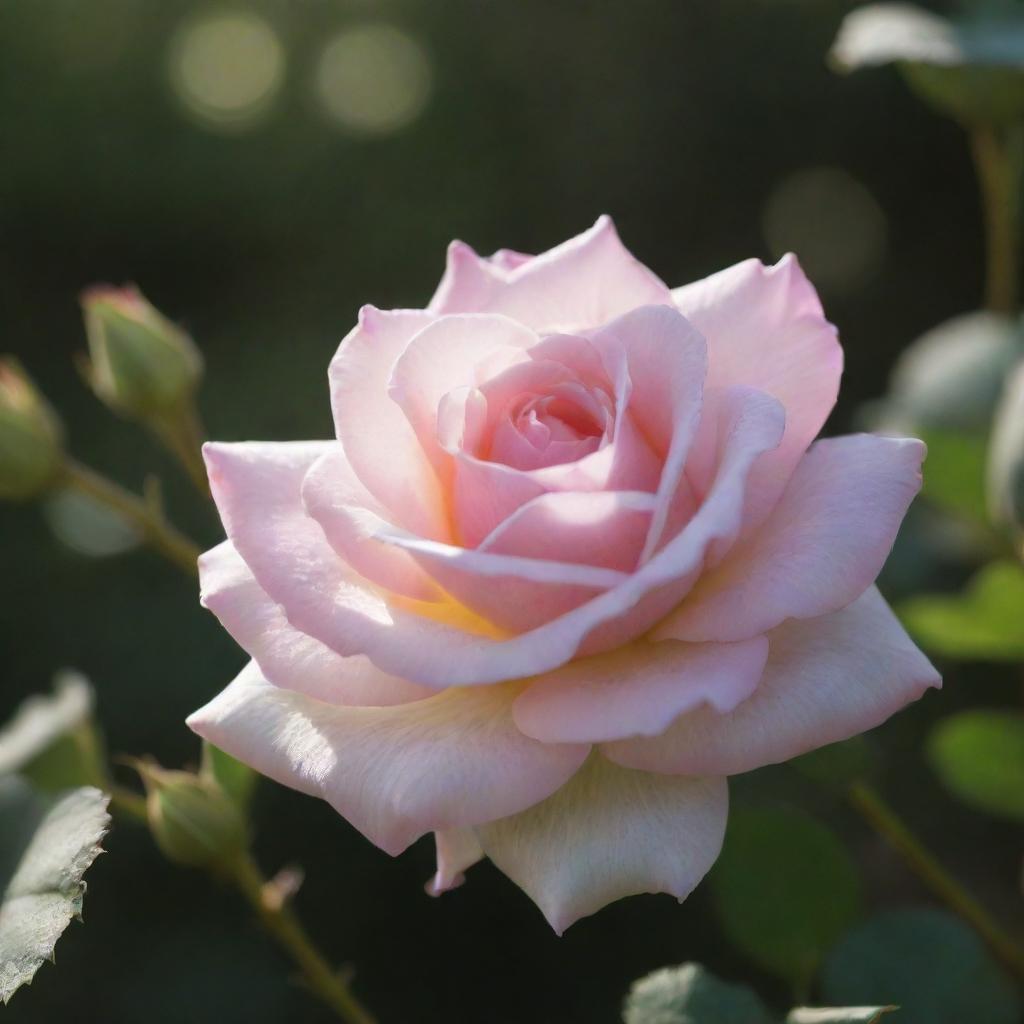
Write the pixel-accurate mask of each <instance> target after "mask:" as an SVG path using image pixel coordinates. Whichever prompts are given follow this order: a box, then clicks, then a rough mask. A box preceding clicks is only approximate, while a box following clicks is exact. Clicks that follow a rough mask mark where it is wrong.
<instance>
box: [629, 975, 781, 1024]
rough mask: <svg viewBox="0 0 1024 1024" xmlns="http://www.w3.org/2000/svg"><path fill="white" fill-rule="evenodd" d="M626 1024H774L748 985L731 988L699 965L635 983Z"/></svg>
mask: <svg viewBox="0 0 1024 1024" xmlns="http://www.w3.org/2000/svg"><path fill="white" fill-rule="evenodd" d="M622 1019H623V1020H624V1021H625V1024H771V1018H770V1017H769V1015H768V1013H767V1011H766V1010H765V1008H764V1006H762V1005H761V1002H760V1000H759V999H758V998H757V995H756V994H755V993H754V991H753V990H752V989H749V988H747V986H746V985H731V984H728V983H727V982H724V981H721V980H720V979H719V978H716V977H715V976H714V975H713V974H712V973H711V972H710V971H708V970H707V969H706V968H704V967H702V966H701V965H700V964H693V963H690V964H681V965H680V966H679V967H665V968H663V969H662V970H660V971H654V972H653V973H652V974H648V975H647V977H645V978H641V979H640V980H639V981H635V982H634V983H633V987H632V988H631V989H630V992H629V995H628V996H627V997H626V1002H625V1006H624V1007H623V1011H622Z"/></svg>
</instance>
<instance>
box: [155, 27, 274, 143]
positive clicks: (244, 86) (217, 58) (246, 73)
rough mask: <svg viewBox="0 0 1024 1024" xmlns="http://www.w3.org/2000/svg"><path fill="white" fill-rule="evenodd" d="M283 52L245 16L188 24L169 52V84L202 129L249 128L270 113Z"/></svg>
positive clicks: (266, 30) (269, 31)
mask: <svg viewBox="0 0 1024 1024" xmlns="http://www.w3.org/2000/svg"><path fill="white" fill-rule="evenodd" d="M284 69H285V53H284V47H283V46H282V45H281V42H280V40H279V39H278V37H277V33H276V32H275V31H274V29H273V28H272V27H271V26H270V25H269V24H268V23H267V22H266V21H265V20H264V19H263V18H261V17H259V16H258V15H256V14H253V13H251V12H248V11H220V12H218V13H214V14H205V15H202V16H201V17H198V18H194V19H189V20H188V21H186V22H185V23H184V24H183V25H182V26H181V28H179V30H178V31H177V33H176V34H175V35H174V38H173V39H172V41H171V47H170V75H171V83H172V85H173V86H174V90H175V92H176V93H177V95H178V98H179V99H180V100H181V102H182V103H183V104H184V106H185V108H186V110H188V111H189V113H191V114H192V115H193V116H194V117H195V118H196V119H197V120H198V121H199V122H200V123H201V124H203V125H204V126H205V127H208V128H213V129H215V130H219V131H228V132H231V131H241V130H245V129H247V128H251V127H252V126H253V125H255V124H256V123H257V122H258V121H260V120H261V119H262V117H263V116H264V115H265V114H266V113H267V112H268V110H269V109H270V106H271V103H272V102H273V99H274V97H275V96H276V95H277V93H278V91H279V90H280V88H281V84H282V82H283V80H284Z"/></svg>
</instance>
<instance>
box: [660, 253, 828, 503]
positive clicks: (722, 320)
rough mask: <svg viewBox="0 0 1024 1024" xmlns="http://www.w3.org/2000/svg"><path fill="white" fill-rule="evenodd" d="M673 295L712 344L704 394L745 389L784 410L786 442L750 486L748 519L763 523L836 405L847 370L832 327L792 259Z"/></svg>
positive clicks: (752, 264)
mask: <svg viewBox="0 0 1024 1024" xmlns="http://www.w3.org/2000/svg"><path fill="white" fill-rule="evenodd" d="M672 297H673V298H674V299H675V302H676V305H677V306H678V308H679V309H680V310H681V311H682V313H683V315H684V316H685V317H686V318H687V320H689V321H690V322H691V323H692V324H693V325H694V326H695V327H696V328H697V330H699V331H700V332H701V333H702V334H703V335H704V337H705V338H707V342H708V356H709V369H708V379H707V383H706V387H707V388H716V387H729V386H731V385H735V384H744V385H748V386H751V387H755V388H757V389H759V390H761V391H766V392H768V394H770V395H774V396H775V397H776V398H778V399H779V401H780V402H782V405H783V406H784V407H785V410H786V435H785V437H784V438H783V441H782V444H780V445H779V448H778V450H777V451H776V452H775V453H774V454H773V455H771V456H770V457H768V458H766V459H764V460H763V461H762V463H761V465H759V466H758V467H757V469H756V471H755V474H754V478H753V480H752V485H751V498H750V509H749V514H750V518H751V520H752V521H754V522H756V521H759V520H760V519H761V518H763V517H764V515H766V514H767V512H768V511H769V510H770V509H771V508H772V506H773V505H774V503H775V500H776V499H777V497H778V495H779V493H780V492H781V490H782V488H783V487H784V486H785V482H786V480H787V479H788V477H789V473H790V472H791V471H792V469H793V466H795V465H796V463H797V462H798V461H799V459H800V457H801V456H802V455H803V453H804V451H805V450H806V449H807V446H808V445H809V444H810V443H811V441H813V440H814V438H815V437H816V436H817V435H818V432H819V431H820V430H821V428H822V426H823V424H824V423H825V420H826V419H827V418H828V414H829V412H830V411H831V410H832V406H833V405H834V404H835V400H836V396H837V394H838V392H839V377H840V374H841V373H842V368H843V353H842V349H841V348H840V347H839V342H838V340H837V338H836V331H835V328H834V327H833V326H832V325H831V324H830V323H828V322H827V321H826V320H825V318H824V314H823V312H822V309H821V303H820V302H819V301H818V297H817V295H816V294H815V291H814V288H813V286H812V285H811V284H810V282H808V280H807V278H806V277H805V276H804V274H803V271H802V270H801V269H800V266H799V264H798V263H797V260H796V258H795V257H794V256H792V255H789V256H785V257H783V259H781V260H780V261H779V262H778V263H777V264H776V265H775V266H773V267H765V266H764V265H763V264H762V263H761V262H760V261H759V260H746V261H744V262H743V263H738V264H736V265H735V266H733V267H729V268H728V269H727V270H723V271H720V272H719V273H717V274H713V275H712V276H711V277H708V278H705V279H704V280H703V281H697V282H695V283H694V284H689V285H686V286H685V287H683V288H677V289H676V290H675V291H673V293H672Z"/></svg>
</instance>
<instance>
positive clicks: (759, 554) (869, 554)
mask: <svg viewBox="0 0 1024 1024" xmlns="http://www.w3.org/2000/svg"><path fill="white" fill-rule="evenodd" d="M924 452H925V448H924V445H923V444H922V443H921V442H920V441H915V440H909V439H902V438H891V437H873V436H872V435H870V434H860V435H853V436H847V437H837V438H830V439H829V440H825V441H818V442H817V443H816V444H814V445H812V447H811V449H810V451H809V452H808V453H807V455H806V456H804V458H803V459H802V460H801V461H800V464H799V465H798V466H797V468H796V470H795V472H794V473H793V476H792V478H791V479H790V481H789V485H788V487H787V488H786V490H785V491H784V492H783V495H782V498H781V499H780V501H779V503H778V505H776V507H775V509H774V511H773V512H772V514H771V515H770V516H769V517H768V519H767V520H766V521H765V522H764V524H763V525H762V526H761V527H760V529H759V530H757V531H756V532H755V533H754V534H753V535H752V536H751V537H749V538H748V539H747V540H745V541H744V542H742V543H741V544H739V545H737V546H736V547H735V548H733V549H732V551H730V552H729V555H728V556H727V557H726V558H725V560H724V561H723V562H722V563H721V564H720V565H719V566H718V567H717V568H716V569H715V570H714V571H713V572H710V573H705V574H704V575H703V576H702V577H701V579H700V580H699V582H698V583H697V585H696V586H695V587H694V588H693V590H691V591H690V593H689V595H688V596H687V598H686V600H685V601H684V602H683V604H682V605H681V606H680V608H679V610H678V611H676V612H674V613H673V614H672V615H670V616H669V617H668V618H667V619H666V620H665V621H664V622H663V623H661V624H660V625H659V626H658V628H657V630H656V631H655V636H656V637H657V638H658V639H670V638H671V639H675V640H742V639H745V638H746V637H750V636H756V635H758V634H760V633H764V632H765V631H766V630H769V629H772V628H773V627H775V626H777V625H778V624H779V623H780V622H783V621H784V620H785V619H788V618H791V617H792V618H800V619H803V618H810V617H812V616H816V615H822V614H824V613H826V612H832V611H836V610H838V609H839V608H843V607H845V606H846V605H848V604H849V603H850V602H851V601H852V600H853V599H854V598H856V597H857V596H858V595H859V594H861V593H863V592H864V590H865V589H866V588H867V587H868V586H870V584H871V583H872V582H873V581H874V580H875V578H876V577H877V576H878V574H879V572H880V571H881V569H882V566H883V564H884V563H885V560H886V558H887V557H888V555H889V551H890V550H891V549H892V545H893V541H894V540H895V539H896V533H897V531H898V530H899V527H900V523H901V521H902V520H903V516H904V514H905V513H906V511H907V507H908V506H909V505H910V502H911V501H912V500H913V498H914V495H915V494H917V492H918V490H920V487H921V461H922V459H923V458H924Z"/></svg>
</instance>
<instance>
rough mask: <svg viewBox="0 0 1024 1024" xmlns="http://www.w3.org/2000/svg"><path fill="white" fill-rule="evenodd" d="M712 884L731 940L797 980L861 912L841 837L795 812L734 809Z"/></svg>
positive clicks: (803, 978)
mask: <svg viewBox="0 0 1024 1024" xmlns="http://www.w3.org/2000/svg"><path fill="white" fill-rule="evenodd" d="M711 884H712V890H713V893H714V897H715V904H716V908H717V910H718V914H719V917H720V919H721V922H722V926H723V927H724V929H725V931H726V933H727V934H728V935H729V937H730V938H731V939H732V940H733V942H735V943H736V945H737V946H739V947H740V948H741V949H742V950H744V951H745V952H746V953H747V954H748V955H749V956H750V957H751V958H752V959H753V960H755V961H756V962H757V963H759V964H760V965H762V966H763V967H766V968H768V969H769V970H772V971H775V972H776V973H778V974H781V975H783V976H785V977H787V978H790V979H791V980H793V981H795V982H799V983H805V982H807V981H808V980H809V979H810V978H811V977H812V975H813V974H814V971H815V970H816V968H817V966H818V963H819V961H820V960H821V957H822V956H823V955H824V953H825V951H826V950H827V949H828V948H829V947H830V946H831V945H832V943H833V942H834V941H835V940H836V939H837V938H838V937H839V935H841V934H842V932H843V931H844V930H845V929H846V927H847V926H848V925H849V924H850V922H851V921H852V920H853V919H854V918H855V917H856V916H857V914H858V913H859V910H860V881H859V878H858V876H857V870H856V867H855V866H854V864H853V862H852V861H851V859H850V857H849V856H848V855H847V853H846V850H845V849H844V848H843V845H842V843H840V841H839V840H838V839H837V838H836V836H835V835H834V834H833V833H832V832H831V831H830V830H829V829H827V828H825V826H824V825H821V824H820V823H818V822H817V821H815V820H814V819H813V818H811V817H809V816H808V815H806V814H803V813H802V812H798V811H795V810H783V809H768V808H761V809H757V810H742V809H741V810H738V811H734V812H733V813H732V814H731V815H730V818H729V830H728V833H727V834H726V838H725V847H724V849H723V851H722V855H721V857H720V858H719V860H718V863H717V864H716V865H715V868H714V869H713V871H712V873H711Z"/></svg>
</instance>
